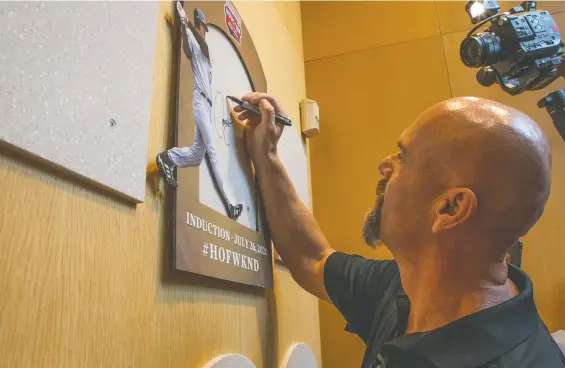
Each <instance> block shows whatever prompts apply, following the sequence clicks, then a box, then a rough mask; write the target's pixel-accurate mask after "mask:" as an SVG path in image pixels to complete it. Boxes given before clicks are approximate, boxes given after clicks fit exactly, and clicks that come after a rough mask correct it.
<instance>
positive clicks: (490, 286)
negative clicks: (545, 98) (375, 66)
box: [236, 93, 565, 368]
mask: <svg viewBox="0 0 565 368" xmlns="http://www.w3.org/2000/svg"><path fill="white" fill-rule="evenodd" d="M242 99H243V100H244V101H248V102H251V103H254V104H259V106H260V109H261V116H259V115H256V114H253V113H250V112H246V111H243V110H242V109H241V108H240V107H238V108H236V112H239V113H240V115H239V116H238V118H239V119H240V120H247V125H246V144H247V149H248V151H249V154H250V156H251V158H252V160H253V163H254V165H255V169H256V173H257V177H258V180H259V184H260V186H261V195H262V197H263V201H264V203H265V208H266V212H267V220H268V223H269V228H270V230H271V234H272V237H273V241H274V244H275V247H276V248H277V251H278V252H279V254H280V255H281V257H282V259H283V261H284V263H285V264H286V265H287V266H288V267H289V269H290V271H291V273H292V276H293V277H294V279H295V280H296V281H297V282H298V283H299V284H300V285H301V286H302V287H303V288H304V289H305V290H307V291H309V292H310V293H312V294H314V295H315V296H317V297H319V298H320V299H323V300H325V301H327V302H329V303H333V305H334V306H335V307H336V308H337V309H338V310H339V311H340V312H341V314H342V315H343V317H344V318H345V320H346V321H347V326H346V330H347V331H349V332H352V333H354V334H357V335H358V336H359V337H360V338H361V339H362V340H363V341H364V342H365V344H366V346H367V348H366V351H365V356H364V358H363V363H362V367H367V368H377V367H379V368H384V367H388V368H411V367H414V368H432V367H449V368H459V367H461V368H463V367H466V368H471V367H489V368H494V367H512V368H521V367H565V357H564V356H563V354H562V353H561V351H560V350H559V348H558V346H557V345H556V344H555V342H554V341H553V340H552V338H551V337H550V334H549V332H548V331H547V328H546V326H545V325H544V324H543V322H542V321H541V319H540V317H539V315H538V312H537V310H536V306H535V303H534V299H533V295H532V282H531V280H530V279H529V277H528V276H527V275H526V274H525V273H524V272H523V271H521V270H520V269H518V268H516V267H514V266H512V265H509V264H507V262H506V261H505V255H506V253H507V252H508V251H509V250H510V249H511V248H512V247H513V245H514V244H515V243H516V242H517V241H518V239H519V238H520V237H522V236H524V235H525V234H526V233H527V232H528V231H529V230H530V228H531V227H532V226H533V225H534V224H535V223H536V221H537V220H538V219H539V218H540V216H541V214H542V213H543V209H544V206H545V204H546V202H547V198H548V195H549V189H550V169H551V154H550V150H549V145H548V142H547V140H546V138H545V136H544V134H543V132H542V131H541V129H540V128H539V127H538V126H537V124H536V123H535V122H533V121H532V120H531V119H530V118H529V117H527V116H526V115H524V114H523V113H521V112H519V111H517V110H514V109H512V108H509V107H507V106H504V105H501V104H499V103H496V102H493V101H489V100H484V99H478V98H455V99H451V100H448V101H445V102H441V103H439V104H436V105H434V106H432V107H431V108H429V109H428V110H426V111H425V112H424V113H423V114H421V115H420V116H419V117H418V119H417V120H416V122H414V124H412V125H411V126H410V127H409V128H408V129H407V130H406V131H405V132H404V133H403V134H402V135H401V137H400V139H399V141H398V151H397V152H395V153H394V154H392V155H390V156H388V157H386V158H384V159H383V160H382V161H381V162H380V164H379V165H378V169H379V171H380V173H381V174H382V176H383V179H382V180H381V181H380V182H379V183H378V185H377V190H376V197H377V200H376V204H375V205H374V207H373V208H372V209H371V210H370V211H369V213H368V214H367V216H366V219H365V223H364V225H363V237H364V239H365V241H366V242H367V244H368V245H370V246H376V245H377V244H378V243H379V242H381V241H382V242H383V243H385V244H386V245H387V246H388V248H389V249H390V250H391V252H392V253H393V255H394V257H395V260H394V261H388V260H387V261H378V260H369V259H365V258H362V257H360V256H356V255H349V254H345V253H342V252H339V251H337V250H334V249H333V248H332V247H331V246H330V244H328V241H327V240H326V238H325V237H324V234H323V233H322V231H321V230H320V227H319V226H318V224H317V223H316V220H315V219H314V217H313V216H312V214H311V213H310V212H309V211H308V210H307V209H306V208H305V207H304V205H303V204H302V203H301V202H300V200H299V199H298V197H297V195H296V192H295V190H294V188H293V186H292V184H291V182H290V180H289V178H288V175H287V173H286V172H285V170H284V168H283V166H282V164H281V162H280V160H279V158H278V155H277V142H278V140H279V138H280V136H281V133H282V129H283V127H282V126H281V125H279V124H278V123H275V120H274V114H275V113H279V114H282V115H285V113H284V111H283V109H282V107H281V106H280V104H279V103H277V101H276V100H275V99H274V98H273V97H271V96H268V95H266V94H263V93H251V94H248V95H246V96H244V97H243V98H242ZM339 246H340V245H339V244H338V245H337V247H339ZM354 365H356V364H354V363H351V364H350V365H348V367H349V366H354Z"/></svg>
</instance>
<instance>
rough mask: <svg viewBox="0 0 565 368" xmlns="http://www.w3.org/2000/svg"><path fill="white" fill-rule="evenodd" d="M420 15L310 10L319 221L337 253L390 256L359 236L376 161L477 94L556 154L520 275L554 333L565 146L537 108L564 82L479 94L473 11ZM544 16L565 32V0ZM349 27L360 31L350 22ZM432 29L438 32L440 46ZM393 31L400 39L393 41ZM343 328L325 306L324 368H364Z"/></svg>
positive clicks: (563, 296)
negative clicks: (466, 49)
mask: <svg viewBox="0 0 565 368" xmlns="http://www.w3.org/2000/svg"><path fill="white" fill-rule="evenodd" d="M511 4H512V5H518V4H519V2H502V4H501V6H502V8H503V9H506V8H507V7H509V6H510V5H511ZM418 5H419V6H412V4H411V3H401V2H378V3H360V2H355V3H348V2H336V3H327V2H317V3H312V2H305V3H303V4H302V10H303V11H302V20H303V31H304V56H305V60H306V87H307V92H308V97H309V98H313V99H315V100H317V101H318V102H319V103H320V112H321V132H320V134H319V136H318V137H316V138H315V139H313V140H312V141H311V148H312V151H311V152H312V153H311V156H312V157H311V164H312V171H311V174H312V187H313V199H314V204H315V206H314V213H315V215H316V218H317V219H318V221H319V222H320V224H321V226H322V228H323V230H324V232H325V233H326V236H327V237H328V239H329V240H330V242H331V244H332V245H333V246H334V247H336V248H337V249H340V250H345V251H348V252H354V253H359V254H362V255H364V256H366V257H371V258H376V259H382V258H390V257H391V254H390V253H389V252H388V251H386V250H384V249H379V250H377V251H374V250H372V249H370V248H368V247H367V246H365V245H364V243H363V242H362V239H361V235H360V226H361V222H362V219H363V215H364V213H365V211H366V210H367V209H368V206H370V205H371V203H372V202H373V201H374V187H375V184H376V181H377V179H378V177H379V174H378V172H377V163H378V160H379V159H380V158H381V157H383V156H384V155H385V154H388V153H389V152H390V151H392V150H393V149H395V147H394V145H395V142H396V137H397V136H398V134H399V133H400V132H401V131H402V130H403V129H404V128H405V127H406V126H407V125H408V124H410V123H411V122H412V120H413V119H414V117H415V116H416V115H417V114H418V113H419V112H421V111H422V110H423V109H424V108H425V107H427V106H429V105H431V104H432V103H433V102H436V101H439V100H442V99H445V98H448V97H450V96H462V95H474V96H480V97H486V98H491V99H494V100H497V101H501V102H503V103H506V104H508V105H510V106H514V107H517V108H519V109H521V110H523V111H524V112H526V113H528V114H530V115H531V116H532V117H533V118H534V119H536V120H537V121H538V122H539V123H540V125H541V126H542V127H543V129H544V130H545V132H546V133H547V135H548V137H549V139H550V142H551V145H552V149H553V187H552V193H551V197H550V201H549V203H548V204H547V208H546V211H545V213H544V215H543V217H542V219H541V220H540V222H539V223H538V225H536V226H535V227H534V229H533V230H532V231H531V232H530V234H528V236H527V237H526V238H525V239H524V241H525V248H524V254H523V266H524V269H525V270H526V271H527V272H528V273H529V274H530V276H531V277H532V279H533V281H534V285H535V287H534V291H535V298H536V302H537V304H538V308H539V310H540V312H541V315H542V317H543V319H544V321H545V322H546V324H547V325H548V327H549V328H550V329H551V330H552V331H553V330H556V329H564V328H565V313H564V312H563V311H564V310H565V267H564V266H565V165H564V163H565V144H564V143H563V141H562V140H561V138H560V137H559V136H558V135H557V133H556V131H555V128H554V127H553V125H552V123H551V121H550V119H549V117H548V115H547V113H546V112H545V110H540V109H538V108H537V107H536V102H537V100H538V99H539V98H541V97H542V96H544V95H545V94H547V93H548V92H549V91H551V90H554V89H558V88H565V81H558V82H556V83H554V84H553V85H552V86H551V87H550V88H548V89H547V90H546V91H542V92H528V93H525V94H523V95H520V96H515V97H511V96H509V95H507V94H505V93H504V92H502V91H501V90H500V88H499V87H494V86H493V87H491V88H484V87H481V86H480V85H479V84H478V82H476V79H475V73H476V70H472V69H468V68H466V67H465V66H464V65H463V64H462V62H461V61H460V59H459V45H460V42H461V40H462V38H463V37H464V35H465V33H466V32H465V30H466V29H467V30H468V29H469V28H470V26H471V25H470V21H469V19H468V17H467V14H466V13H465V11H464V2H459V1H457V2H456V1H451V2H446V1H436V2H435V3H434V4H433V6H434V9H431V8H429V7H431V5H432V2H421V3H419V4H418ZM539 8H540V9H541V8H545V9H547V10H550V11H551V12H552V13H553V14H556V19H557V21H558V23H559V24H560V26H561V28H562V29H564V28H563V27H565V2H564V1H542V2H540V3H539ZM379 11H380V12H379ZM386 14H395V15H396V18H394V19H395V22H396V23H395V24H394V26H393V25H391V24H389V23H387V22H388V20H387V19H389V18H388V17H384V19H383V17H382V15H386ZM348 17H349V18H352V19H355V20H356V22H354V23H352V24H345V23H343V20H344V19H347V18H348ZM399 17H402V18H399ZM400 19H401V20H400ZM434 20H435V21H438V22H439V26H440V27H441V33H442V36H441V42H440V41H439V40H438V35H437V34H438V29H437V28H434V26H433V21H434ZM340 25H343V26H340ZM406 25H411V27H412V28H411V29H410V27H407V26H406ZM435 27H437V26H435ZM384 29H387V30H395V31H398V32H399V34H389V35H386V34H383V33H385V32H383V30H384ZM362 30H365V31H364V32H363V31H362ZM389 33H390V32H389ZM414 40H417V41H414ZM360 50H363V51H360ZM336 173H339V174H338V175H336ZM343 327H344V321H343V318H342V317H341V316H340V315H339V313H338V312H337V311H336V310H335V308H334V307H333V306H331V305H328V304H326V303H323V302H321V303H320V328H321V335H322V356H323V362H324V367H325V368H328V367H349V366H356V365H358V364H359V362H360V360H361V357H362V354H363V351H364V349H365V347H364V345H363V343H362V342H361V340H360V339H358V338H356V337H355V336H353V335H351V334H349V333H346V332H344V331H343Z"/></svg>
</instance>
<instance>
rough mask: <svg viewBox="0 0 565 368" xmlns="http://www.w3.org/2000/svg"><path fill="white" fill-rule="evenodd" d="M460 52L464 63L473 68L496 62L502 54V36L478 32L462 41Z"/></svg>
mask: <svg viewBox="0 0 565 368" xmlns="http://www.w3.org/2000/svg"><path fill="white" fill-rule="evenodd" d="M459 53H460V55H461V60H463V64H465V65H466V66H469V67H472V68H478V67H480V66H483V65H491V64H494V63H495V62H496V61H497V58H498V57H499V56H500V38H498V36H496V35H495V34H493V33H488V32H484V33H477V34H476V35H472V36H470V37H467V38H465V39H464V40H463V42H461V48H460V49H459Z"/></svg>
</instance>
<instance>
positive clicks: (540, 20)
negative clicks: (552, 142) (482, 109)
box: [460, 0, 565, 140]
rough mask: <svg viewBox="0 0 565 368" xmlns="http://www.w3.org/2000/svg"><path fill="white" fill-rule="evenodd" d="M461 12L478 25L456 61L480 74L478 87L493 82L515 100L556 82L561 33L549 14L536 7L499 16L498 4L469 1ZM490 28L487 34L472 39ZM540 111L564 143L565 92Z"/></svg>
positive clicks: (544, 101)
mask: <svg viewBox="0 0 565 368" xmlns="http://www.w3.org/2000/svg"><path fill="white" fill-rule="evenodd" d="M465 9H466V11H467V13H468V14H469V16H470V17H471V22H472V23H474V24H475V23H477V25H476V26H475V27H474V28H473V29H472V30H471V31H470V32H469V33H468V35H467V37H466V38H465V39H464V40H463V42H462V43H461V47H460V56H461V60H462V61H463V63H464V64H465V65H466V66H468V67H471V68H480V69H479V71H478V72H477V80H478V82H479V83H480V84H481V85H483V86H485V87H488V86H491V85H493V84H494V83H495V82H496V83H498V84H499V85H500V87H501V88H502V89H503V90H504V91H505V92H507V93H509V94H511V95H517V94H520V93H522V92H524V91H529V90H538V89H542V88H544V87H546V86H547V85H549V84H550V83H551V82H553V81H554V80H556V79H557V78H559V77H560V74H559V73H558V70H557V69H558V68H559V67H560V64H561V63H562V62H563V50H562V47H563V46H564V44H563V43H562V42H561V32H560V30H559V26H558V25H557V24H556V23H555V21H554V20H553V17H552V16H551V14H550V13H549V12H547V11H544V10H536V2H535V1H525V2H523V3H522V4H521V5H520V6H516V7H513V8H512V9H510V10H509V11H508V12H504V13H500V14H498V12H499V11H500V6H499V5H498V2H497V1H496V0H484V1H479V0H474V1H469V2H468V3H467V5H466V7H465ZM488 22H490V26H489V27H488V28H487V29H486V30H485V31H483V32H479V33H475V32H476V31H477V30H478V29H479V28H480V27H482V26H483V25H485V24H486V23H488ZM538 107H540V108H541V107H545V108H546V109H547V111H548V112H549V114H550V115H551V117H552V119H553V123H554V124H555V126H556V128H557V130H558V131H559V133H560V135H561V137H562V138H563V139H564V140H565V91H564V90H559V91H556V92H554V93H552V94H550V95H549V96H547V97H545V98H543V99H542V100H540V101H539V102H538Z"/></svg>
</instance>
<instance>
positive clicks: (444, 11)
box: [435, 0, 565, 34]
mask: <svg viewBox="0 0 565 368" xmlns="http://www.w3.org/2000/svg"><path fill="white" fill-rule="evenodd" d="M435 3H436V7H437V17H438V19H439V26H440V29H441V33H442V34H446V33H453V32H458V31H463V30H470V29H471V28H472V27H473V26H474V25H473V24H472V23H471V20H470V19H469V16H468V15H467V12H466V11H465V4H466V3H467V2H466V1H436V2H435ZM499 4H500V10H501V11H507V10H508V9H510V8H511V7H513V6H518V5H520V1H500V2H499ZM537 8H538V9H539V10H548V11H549V12H551V13H552V14H554V13H560V12H563V11H565V1H561V0H559V1H538V6H537Z"/></svg>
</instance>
